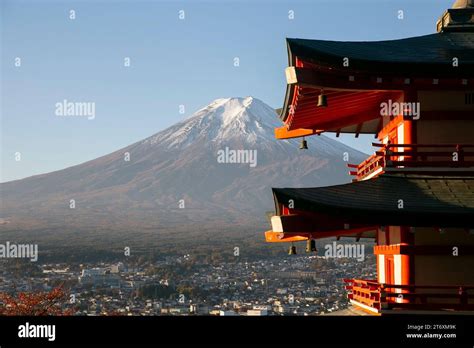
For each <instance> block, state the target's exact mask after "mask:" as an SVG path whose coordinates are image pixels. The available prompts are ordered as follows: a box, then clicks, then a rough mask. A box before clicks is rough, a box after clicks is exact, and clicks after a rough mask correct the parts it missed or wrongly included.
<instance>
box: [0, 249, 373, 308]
mask: <svg viewBox="0 0 474 348" xmlns="http://www.w3.org/2000/svg"><path fill="white" fill-rule="evenodd" d="M0 262H1V263H2V266H1V267H0V269H1V271H0V293H11V292H12V291H14V292H15V293H18V292H34V293H41V292H48V291H51V290H53V289H55V288H58V287H60V288H61V289H63V291H64V292H65V293H66V295H67V300H65V301H64V303H63V304H62V306H63V308H62V309H63V310H64V311H66V310H67V311H68V312H69V313H71V314H73V315H79V316H103V315H128V316H140V315H217V316H218V315H220V316H236V315H248V316H267V315H298V316H305V315H321V314H329V313H334V312H337V311H341V310H344V309H346V308H347V307H348V300H347V292H346V290H345V288H344V282H343V279H344V278H351V277H361V276H362V277H363V278H366V279H372V278H375V277H376V273H375V272H376V271H375V258H374V255H372V254H370V255H367V257H366V259H365V261H363V262H360V261H357V260H356V259H354V258H331V259H328V258H325V257H323V256H307V255H292V256H286V257H285V256H280V257H278V258H270V259H262V260H249V261H241V260H239V258H236V260H235V261H233V262H232V261H227V262H221V263H218V264H214V265H213V264H209V263H199V262H196V261H195V260H193V259H192V257H191V256H190V255H183V256H175V257H171V256H167V257H166V258H164V259H162V260H159V261H143V260H142V261H137V260H136V259H133V260H130V261H128V262H110V263H104V262H98V263H81V264H79V263H78V264H75V265H71V264H53V263H48V264H39V263H31V262H29V261H25V260H21V261H20V260H2V261H0Z"/></svg>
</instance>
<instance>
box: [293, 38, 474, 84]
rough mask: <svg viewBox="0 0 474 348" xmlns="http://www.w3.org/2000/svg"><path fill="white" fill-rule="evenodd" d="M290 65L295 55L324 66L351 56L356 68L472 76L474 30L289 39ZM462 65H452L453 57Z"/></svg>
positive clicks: (339, 62)
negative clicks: (385, 37) (385, 36)
mask: <svg viewBox="0 0 474 348" xmlns="http://www.w3.org/2000/svg"><path fill="white" fill-rule="evenodd" d="M287 43H288V51H289V54H290V64H291V65H294V61H293V60H294V56H298V57H300V58H303V59H304V60H308V61H312V62H314V63H318V64H321V65H334V64H338V65H342V59H343V58H344V57H348V58H349V59H350V67H351V69H355V70H358V69H360V70H366V71H379V72H385V73H388V72H404V73H408V72H411V71H413V72H416V73H429V74H442V73H446V74H450V75H456V74H459V75H460V76H462V75H464V76H466V77H467V76H472V75H473V73H474V32H450V33H439V34H431V35H425V36H419V37H412V38H407V39H401V40H388V41H367V42H365V41H364V42H345V41H325V40H305V39H287ZM454 57H457V58H458V59H459V67H457V68H453V65H452V62H453V58H454Z"/></svg>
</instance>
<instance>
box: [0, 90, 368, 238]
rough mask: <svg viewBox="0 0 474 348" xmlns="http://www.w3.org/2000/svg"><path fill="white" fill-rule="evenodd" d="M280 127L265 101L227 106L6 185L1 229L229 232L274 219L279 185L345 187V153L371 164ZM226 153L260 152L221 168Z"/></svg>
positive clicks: (328, 142) (226, 102)
mask: <svg viewBox="0 0 474 348" xmlns="http://www.w3.org/2000/svg"><path fill="white" fill-rule="evenodd" d="M280 126H281V122H280V120H279V119H278V116H277V115H276V113H275V110H274V109H273V108H271V107H270V106H268V105H266V104H265V103H264V102H262V101H260V100H258V99H256V98H252V97H246V98H225V99H217V100H215V101H213V102H212V103H210V104H209V105H207V106H206V107H204V108H202V109H200V110H198V111H197V112H195V113H194V114H193V115H192V116H190V117H189V118H187V119H185V120H183V121H181V122H179V123H176V124H175V125H173V126H171V127H169V128H167V129H165V130H163V131H161V132H158V133H156V134H154V135H152V136H150V137H148V138H146V139H144V140H141V141H138V142H136V143H134V144H132V145H130V146H127V147H125V148H123V149H120V150H118V151H115V152H113V153H111V154H108V155H106V156H103V157H100V158H97V159H95V160H92V161H89V162H85V163H82V164H79V165H76V166H73V167H69V168H66V169H63V170H59V171H55V172H51V173H47V174H42V175H36V176H32V177H29V178H26V179H22V180H17V181H11V182H7V183H3V184H0V190H1V196H2V207H1V211H0V214H1V215H0V218H1V219H0V221H2V224H0V231H2V230H3V231H10V232H12V231H22V230H42V231H53V230H54V231H58V230H61V231H64V230H89V231H99V230H101V229H102V228H107V229H108V230H117V231H118V230H120V231H122V230H126V231H139V230H147V231H154V230H156V229H169V230H172V229H173V228H178V227H179V226H181V227H183V226H196V224H197V223H199V224H201V225H202V224H204V223H206V224H209V225H210V226H217V225H219V226H221V229H225V228H227V227H226V226H229V225H230V224H232V223H236V222H240V223H242V222H243V221H252V220H255V219H261V218H264V212H265V211H268V210H271V209H273V199H272V193H271V187H305V186H306V187H308V186H311V187H314V186H325V185H332V184H339V183H345V182H348V181H349V180H350V177H349V175H348V174H347V172H348V169H347V167H346V164H347V162H345V161H344V154H345V153H347V154H348V155H349V162H351V163H359V162H361V161H362V160H363V159H364V158H365V157H366V155H365V154H363V153H361V152H359V151H356V150H355V149H353V148H351V147H348V146H346V145H343V144H341V143H339V142H337V141H335V140H332V139H330V138H328V137H326V136H324V135H321V136H313V137H310V138H308V139H307V142H308V147H309V149H308V150H305V151H302V150H299V140H298V139H292V140H276V139H275V137H274V128H275V127H280ZM225 149H228V150H229V149H230V150H235V151H238V150H245V151H254V152H253V153H255V155H256V163H255V164H256V165H255V166H251V165H249V163H220V162H219V161H218V152H219V151H223V150H225ZM72 202H74V204H72ZM262 228H264V226H262ZM45 233H46V232H45ZM0 236H1V234H0Z"/></svg>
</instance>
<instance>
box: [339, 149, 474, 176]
mask: <svg viewBox="0 0 474 348" xmlns="http://www.w3.org/2000/svg"><path fill="white" fill-rule="evenodd" d="M372 145H373V146H374V147H378V148H379V150H378V151H376V152H375V153H374V154H373V155H372V156H370V157H369V158H367V159H366V160H365V161H364V162H362V163H360V164H359V165H356V164H348V165H347V166H348V167H349V168H351V169H353V170H350V171H349V174H350V175H353V176H354V177H355V178H354V179H353V181H361V180H367V179H371V178H373V177H376V176H378V175H381V174H383V173H393V172H407V173H416V174H423V173H437V174H448V175H452V174H462V173H469V174H473V173H474V144H378V143H372Z"/></svg>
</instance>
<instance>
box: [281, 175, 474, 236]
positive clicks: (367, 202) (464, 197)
mask: <svg viewBox="0 0 474 348" xmlns="http://www.w3.org/2000/svg"><path fill="white" fill-rule="evenodd" d="M273 193H274V197H275V201H276V203H282V204H284V205H288V201H289V200H290V199H293V201H294V208H295V209H297V210H303V211H314V212H321V213H325V214H328V215H330V216H334V217H335V218H340V219H342V220H344V222H347V223H349V222H353V223H364V224H365V223H367V224H381V225H406V226H439V227H471V228H472V227H474V177H434V176H425V177H420V176H417V177H415V176H402V175H382V176H380V177H378V178H375V179H371V180H365V181H360V182H354V183H351V184H344V185H336V186H328V187H317V188H274V189H273ZM399 200H402V201H403V208H399ZM277 213H278V214H280V212H277Z"/></svg>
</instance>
